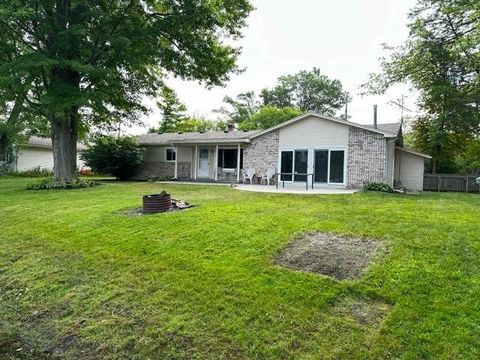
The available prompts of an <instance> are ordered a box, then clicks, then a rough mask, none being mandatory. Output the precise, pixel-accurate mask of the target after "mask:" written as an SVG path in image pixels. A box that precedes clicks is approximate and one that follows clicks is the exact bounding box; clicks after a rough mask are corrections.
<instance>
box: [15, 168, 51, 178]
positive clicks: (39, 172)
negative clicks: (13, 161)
mask: <svg viewBox="0 0 480 360" xmlns="http://www.w3.org/2000/svg"><path fill="white" fill-rule="evenodd" d="M8 175H11V176H18V177H32V178H47V177H52V176H53V172H52V171H51V170H48V169H42V168H40V166H39V167H36V168H34V169H31V170H25V171H9V172H8Z"/></svg>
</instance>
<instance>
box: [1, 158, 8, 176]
mask: <svg viewBox="0 0 480 360" xmlns="http://www.w3.org/2000/svg"><path fill="white" fill-rule="evenodd" d="M9 170H10V166H9V164H8V162H6V161H0V175H3V174H6V173H8V172H9Z"/></svg>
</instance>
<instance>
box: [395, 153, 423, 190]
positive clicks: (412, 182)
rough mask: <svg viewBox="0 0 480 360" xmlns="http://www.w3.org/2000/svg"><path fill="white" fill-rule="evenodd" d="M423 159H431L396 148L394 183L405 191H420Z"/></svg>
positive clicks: (421, 188)
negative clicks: (399, 184)
mask: <svg viewBox="0 0 480 360" xmlns="http://www.w3.org/2000/svg"><path fill="white" fill-rule="evenodd" d="M425 159H431V156H429V155H425V154H421V153H418V152H415V151H412V150H408V149H405V148H402V147H396V148H395V164H394V165H395V166H394V168H395V174H394V176H395V181H396V182H400V183H401V185H402V186H403V187H404V188H406V189H407V190H416V191H422V190H423V174H424V173H425Z"/></svg>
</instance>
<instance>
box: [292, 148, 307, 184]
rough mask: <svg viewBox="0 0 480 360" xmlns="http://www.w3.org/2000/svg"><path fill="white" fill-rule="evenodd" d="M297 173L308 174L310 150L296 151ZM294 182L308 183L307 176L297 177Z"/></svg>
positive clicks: (295, 164)
mask: <svg viewBox="0 0 480 360" xmlns="http://www.w3.org/2000/svg"><path fill="white" fill-rule="evenodd" d="M294 167H295V173H299V174H307V173H308V150H295V162H294ZM294 181H307V175H295V180H294Z"/></svg>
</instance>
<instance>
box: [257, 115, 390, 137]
mask: <svg viewBox="0 0 480 360" xmlns="http://www.w3.org/2000/svg"><path fill="white" fill-rule="evenodd" d="M308 116H314V117H316V118H320V119H324V120H328V121H332V122H335V123H337V124H341V125H346V126H353V127H355V128H359V129H362V130H366V131H370V132H373V133H377V134H380V135H383V136H384V137H386V138H391V137H393V138H395V137H397V136H398V134H397V135H395V134H393V133H390V132H387V131H382V130H379V129H372V128H369V127H367V126H362V125H361V124H356V123H353V122H349V121H345V120H341V119H337V118H334V117H331V116H326V115H320V114H317V113H314V112H307V113H305V114H302V115H300V116H297V117H295V118H293V119H290V120H288V121H285V122H283V123H281V124H278V125H275V126H272V127H270V128H268V129H265V130H263V131H260V132H258V133H256V134H253V135H252V136H251V137H250V139H254V138H256V137H259V136H261V135H264V134H267V133H269V132H270V131H274V130H277V129H281V128H283V127H285V126H288V125H291V124H294V123H296V122H297V121H300V120H302V119H304V118H306V117H308Z"/></svg>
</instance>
